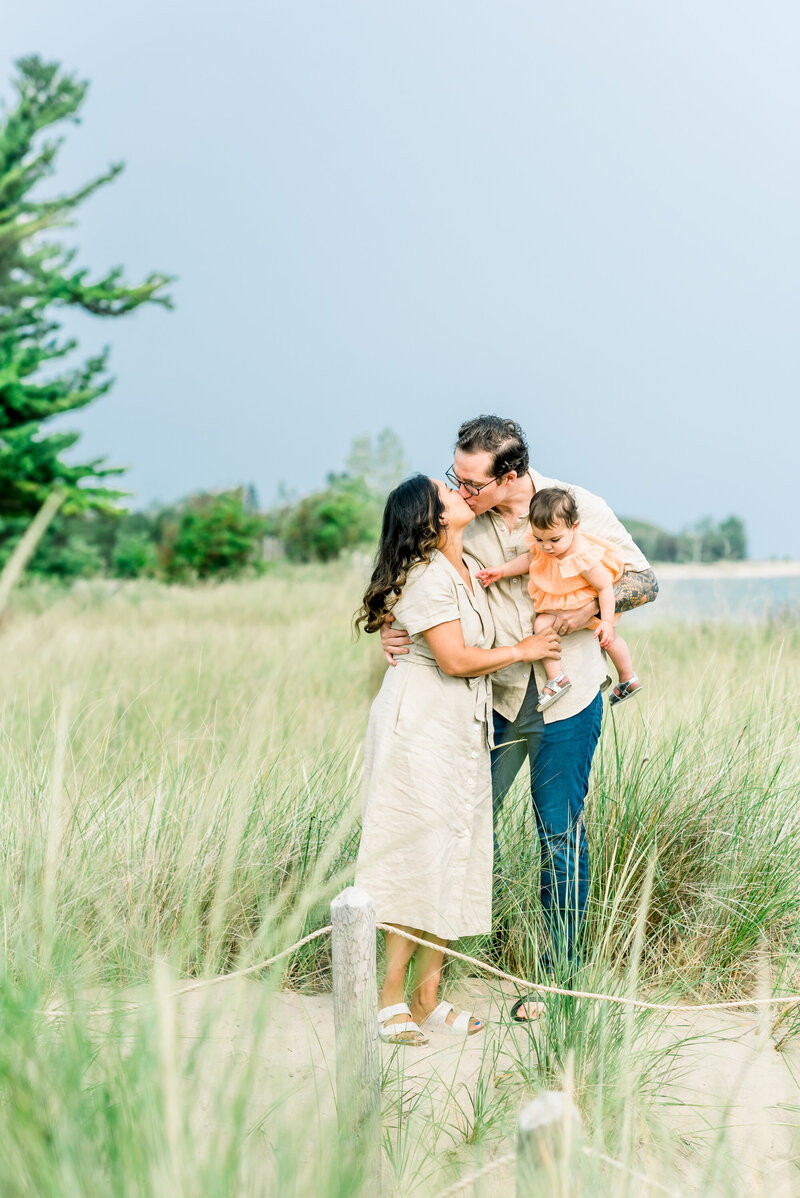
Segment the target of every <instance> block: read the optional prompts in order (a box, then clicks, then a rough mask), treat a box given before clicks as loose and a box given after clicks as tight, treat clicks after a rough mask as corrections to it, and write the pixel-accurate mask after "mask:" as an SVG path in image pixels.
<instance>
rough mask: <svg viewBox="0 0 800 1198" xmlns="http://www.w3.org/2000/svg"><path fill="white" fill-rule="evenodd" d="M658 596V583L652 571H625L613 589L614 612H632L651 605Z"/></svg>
mask: <svg viewBox="0 0 800 1198" xmlns="http://www.w3.org/2000/svg"><path fill="white" fill-rule="evenodd" d="M657 594H658V582H657V580H656V576H655V574H654V573H653V571H652V570H626V571H625V573H624V574H623V575H622V578H620V580H619V582H618V583H617V584H616V586H615V587H614V598H615V600H616V602H615V604H614V610H615V611H618V612H621V611H633V609H634V608H635V607H644V605H645V603H652V602H653V600H654V599H655V597H656V595H657Z"/></svg>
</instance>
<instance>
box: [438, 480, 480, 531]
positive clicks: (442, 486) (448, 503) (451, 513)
mask: <svg viewBox="0 0 800 1198" xmlns="http://www.w3.org/2000/svg"><path fill="white" fill-rule="evenodd" d="M431 482H432V483H433V484H434V486H435V487H436V488H437V490H438V492H439V497H440V498H441V501H442V503H443V504H444V518H445V520H446V521H447V527H448V528H454V529H459V528H466V527H467V525H468V524H469V523H470V521H471V520H474V519H475V513H474V512H473V510H472V508H471V507H470V506H469V504H468V503H466V502H465V501H464V500H463V499H462V498H461V496H460V495H459V493H458V491H451V490H450V488H449V487H448V485H447V483H445V482H442V480H441V479H439V478H433V479H431Z"/></svg>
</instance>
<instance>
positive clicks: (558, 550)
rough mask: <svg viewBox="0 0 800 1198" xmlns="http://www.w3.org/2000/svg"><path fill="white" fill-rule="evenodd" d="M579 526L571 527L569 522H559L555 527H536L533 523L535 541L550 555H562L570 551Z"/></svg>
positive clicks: (539, 547)
mask: <svg viewBox="0 0 800 1198" xmlns="http://www.w3.org/2000/svg"><path fill="white" fill-rule="evenodd" d="M577 528H578V526H577V524H576V525H575V527H574V528H570V526H569V524H563V523H558V524H556V525H555V527H553V528H534V527H533V525H531V533H532V534H533V543H534V545H535V546H536V548H537V549H541V551H542V553H546V554H547V556H548V557H561V555H562V554H564V553H567V552H568V551H569V547H570V545H571V544H572V542H573V541H574V540H575V533H576V531H577Z"/></svg>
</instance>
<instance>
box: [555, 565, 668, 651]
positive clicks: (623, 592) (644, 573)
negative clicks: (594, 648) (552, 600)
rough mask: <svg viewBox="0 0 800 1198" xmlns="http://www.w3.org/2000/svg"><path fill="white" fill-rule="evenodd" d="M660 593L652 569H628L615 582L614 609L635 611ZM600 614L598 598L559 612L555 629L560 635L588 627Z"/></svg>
mask: <svg viewBox="0 0 800 1198" xmlns="http://www.w3.org/2000/svg"><path fill="white" fill-rule="evenodd" d="M657 594H658V581H657V579H656V576H655V574H654V573H653V571H652V570H626V571H625V573H624V574H623V575H622V578H620V580H619V582H617V583H615V584H614V610H615V611H616V612H618V613H620V612H624V611H633V610H634V608H636V607H644V605H645V603H652V602H653V600H654V599H655V597H656V595H657ZM599 614H600V606H599V604H598V602H597V600H596V599H593V600H592V602H591V603H587V604H586V606H585V607H579V608H577V609H576V610H575V611H562V612H559V613H558V619H557V620H556V622H555V625H554V627H555V630H556V632H557V633H558V634H559V635H560V636H566V635H567V634H568V633H570V632H578V631H579V630H580V629H581V628H586V626H587V625H588V623H589V621H590V620H591V619H593V618H594V617H595V616H597V615H599Z"/></svg>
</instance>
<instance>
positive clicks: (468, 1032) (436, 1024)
mask: <svg viewBox="0 0 800 1198" xmlns="http://www.w3.org/2000/svg"><path fill="white" fill-rule="evenodd" d="M453 1009H454V1008H453V1004H452V1003H449V1002H440V1003H439V1005H438V1007H434V1009H433V1010H432V1011H431V1013H430V1015H426V1016H425V1018H424V1019H423V1021H422V1026H423V1028H425V1029H426V1030H427V1031H431V1032H447V1033H448V1034H449V1035H451V1036H474V1035H475V1034H476V1032H482V1031H483V1029H484V1027H485V1026H486V1025H485V1024H484V1023H481V1021H480V1020H479V1019H475V1016H474V1015H472V1014H470V1012H469V1011H459V1013H458V1014H457V1015H456V1017H455V1019H454V1020H453V1022H452V1023H448V1022H447V1016H448V1015H449V1014H450V1012H451V1011H452V1010H453ZM473 1019H474V1020H475V1023H476V1024H477V1027H470V1026H469V1025H470V1021H471V1020H473Z"/></svg>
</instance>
